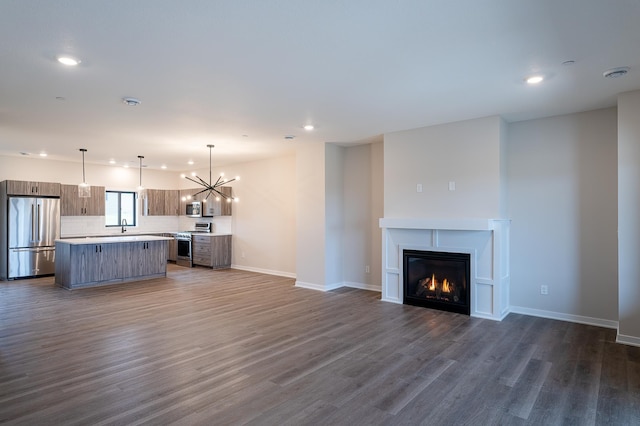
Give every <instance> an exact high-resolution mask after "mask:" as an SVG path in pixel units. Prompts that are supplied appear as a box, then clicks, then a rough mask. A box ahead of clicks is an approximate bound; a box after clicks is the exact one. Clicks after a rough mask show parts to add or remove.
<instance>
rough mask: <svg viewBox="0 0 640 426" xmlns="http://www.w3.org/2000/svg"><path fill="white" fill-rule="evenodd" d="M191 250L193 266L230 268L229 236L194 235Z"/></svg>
mask: <svg viewBox="0 0 640 426" xmlns="http://www.w3.org/2000/svg"><path fill="white" fill-rule="evenodd" d="M192 250H193V264H194V265H200V266H207V267H209V268H213V269H224V268H230V267H231V235H194V236H193V247H192Z"/></svg>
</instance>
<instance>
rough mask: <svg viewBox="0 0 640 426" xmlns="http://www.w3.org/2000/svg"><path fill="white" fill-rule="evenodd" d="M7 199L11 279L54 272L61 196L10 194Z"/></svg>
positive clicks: (58, 235) (9, 271) (9, 276)
mask: <svg viewBox="0 0 640 426" xmlns="http://www.w3.org/2000/svg"><path fill="white" fill-rule="evenodd" d="M8 201H9V202H8V208H9V210H8V215H7V216H8V217H7V220H8V222H7V225H8V226H7V234H8V239H9V244H8V248H9V253H8V265H7V266H8V267H7V269H8V278H9V279H12V278H21V277H32V276H38V275H48V274H53V273H54V272H55V263H54V262H55V250H56V248H55V241H56V239H58V238H60V199H59V198H31V197H9V200H8Z"/></svg>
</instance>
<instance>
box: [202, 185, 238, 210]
mask: <svg viewBox="0 0 640 426" xmlns="http://www.w3.org/2000/svg"><path fill="white" fill-rule="evenodd" d="M220 192H222V193H223V194H225V195H228V196H229V197H230V196H231V187H230V186H223V187H220ZM205 198H206V194H205V195H204V197H202V215H203V216H204V217H213V216H231V212H232V204H233V202H232V201H227V200H226V199H224V198H223V197H220V199H219V200H216V197H214V196H213V195H211V196H210V197H209V199H207V200H206V202H205Z"/></svg>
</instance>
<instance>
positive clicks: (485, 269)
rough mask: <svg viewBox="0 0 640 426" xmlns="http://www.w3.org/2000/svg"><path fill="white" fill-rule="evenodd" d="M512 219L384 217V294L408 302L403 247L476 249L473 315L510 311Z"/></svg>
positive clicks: (498, 316)
mask: <svg viewBox="0 0 640 426" xmlns="http://www.w3.org/2000/svg"><path fill="white" fill-rule="evenodd" d="M509 225H510V221H509V220H508V219H426V218H382V219H380V228H382V300H383V301H385V302H392V303H403V297H404V294H403V291H404V290H403V282H402V281H403V276H404V275H403V270H402V268H403V259H402V257H403V250H425V251H439V252H450V253H468V254H470V255H471V271H470V273H471V283H470V285H471V316H472V317H479V318H487V319H493V320H497V321H501V320H502V319H503V318H504V317H506V316H507V314H508V313H509V283H510V280H509V275H510V274H509Z"/></svg>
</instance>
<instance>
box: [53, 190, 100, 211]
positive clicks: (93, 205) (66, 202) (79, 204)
mask: <svg viewBox="0 0 640 426" xmlns="http://www.w3.org/2000/svg"><path fill="white" fill-rule="evenodd" d="M104 209H105V188H104V186H92V187H91V197H86V198H84V197H79V196H78V186H77V185H61V186H60V215H61V216H104V214H105V211H104Z"/></svg>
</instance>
